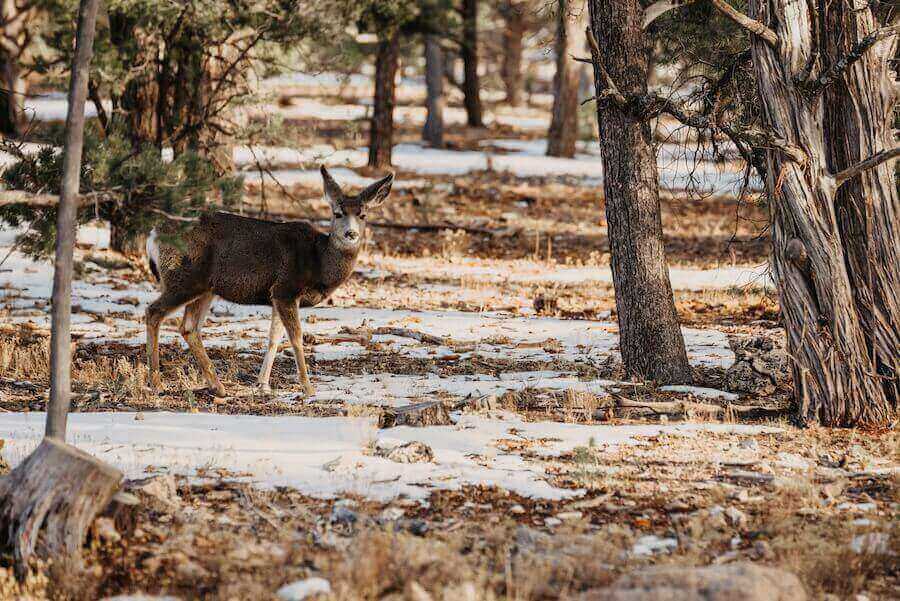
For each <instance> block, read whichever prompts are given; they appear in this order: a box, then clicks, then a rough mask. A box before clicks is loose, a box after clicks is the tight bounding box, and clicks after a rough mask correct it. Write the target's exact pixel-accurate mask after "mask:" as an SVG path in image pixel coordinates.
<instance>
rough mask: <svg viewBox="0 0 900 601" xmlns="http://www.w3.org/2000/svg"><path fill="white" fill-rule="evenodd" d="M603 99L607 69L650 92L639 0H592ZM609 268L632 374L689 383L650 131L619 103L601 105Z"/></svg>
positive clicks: (622, 84)
mask: <svg viewBox="0 0 900 601" xmlns="http://www.w3.org/2000/svg"><path fill="white" fill-rule="evenodd" d="M588 6H589V9H590V22H591V29H592V30H593V31H594V32H595V36H596V37H597V39H598V41H599V46H600V48H602V49H603V50H602V52H601V55H600V56H596V55H595V56H593V62H594V79H595V87H596V91H597V95H598V97H600V96H601V95H602V94H603V93H604V90H605V89H606V85H605V82H604V77H603V75H602V73H601V69H605V71H606V72H607V73H608V75H609V76H610V77H611V78H612V79H613V81H615V82H616V84H617V85H618V87H619V89H620V90H621V91H622V92H623V93H630V94H645V93H646V92H647V77H648V75H649V71H650V57H651V54H652V48H653V44H652V41H651V40H650V38H649V36H648V35H646V34H645V33H644V31H643V30H642V28H641V21H642V16H643V11H642V8H641V5H640V3H639V2H638V0H615V1H612V0H590V2H589V3H588ZM597 106H598V112H597V120H598V122H599V125H600V146H601V150H602V158H603V181H604V190H605V193H606V218H607V222H608V227H609V245H610V263H611V267H612V274H613V285H614V287H615V295H616V311H617V313H618V321H619V348H620V350H621V353H622V361H623V362H624V364H625V369H626V370H627V371H628V373H630V374H632V375H636V376H639V377H644V378H650V379H653V380H656V381H658V382H667V383H680V382H689V381H690V380H691V369H690V366H689V365H688V361H687V353H686V351H685V347H684V339H683V337H682V334H681V329H680V328H679V325H678V318H677V315H676V312H675V302H674V300H673V296H672V286H671V283H670V282H669V271H668V267H667V265H666V255H665V249H664V246H663V235H662V221H661V217H660V210H659V178H658V174H657V167H656V152H655V149H654V147H653V142H652V138H651V131H650V126H649V124H648V123H647V122H646V120H643V119H639V118H636V117H634V116H632V115H631V114H629V113H627V112H626V111H624V110H622V109H621V108H619V107H618V106H616V105H615V104H611V103H598V104H597Z"/></svg>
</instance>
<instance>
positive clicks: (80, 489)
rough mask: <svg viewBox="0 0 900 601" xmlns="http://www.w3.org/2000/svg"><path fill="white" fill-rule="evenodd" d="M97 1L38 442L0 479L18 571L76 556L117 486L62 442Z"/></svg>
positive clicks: (74, 141) (71, 152)
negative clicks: (37, 557)
mask: <svg viewBox="0 0 900 601" xmlns="http://www.w3.org/2000/svg"><path fill="white" fill-rule="evenodd" d="M98 5H99V0H82V2H81V4H80V6H79V10H78V29H77V35H76V43H75V58H74V61H73V65H72V78H71V82H70V85H69V98H68V100H69V108H68V114H67V116H66V139H65V144H64V147H63V178H62V186H61V192H60V200H59V208H58V210H57V228H56V232H57V233H56V261H55V265H54V274H53V295H52V302H53V308H52V314H51V333H50V403H49V407H48V410H47V428H46V432H45V438H44V441H43V442H42V443H41V444H40V446H38V448H37V450H36V451H35V452H34V453H32V454H31V455H30V456H29V457H27V458H26V459H25V460H24V461H23V462H22V463H21V464H20V465H19V466H18V467H16V469H14V470H13V471H12V472H11V473H10V474H9V475H7V476H4V477H3V478H2V479H0V536H2V537H3V538H2V539H0V543H2V544H3V545H5V546H10V547H12V549H13V554H14V557H15V559H16V568H17V571H18V573H19V574H20V575H22V574H24V573H25V572H26V571H27V569H28V567H29V558H30V557H31V556H32V554H33V553H35V552H37V553H39V554H41V555H43V556H58V555H76V554H77V553H78V551H79V550H80V548H81V545H82V543H83V542H84V537H85V534H86V530H87V528H88V526H89V525H90V524H91V522H92V521H93V519H94V516H96V514H97V512H99V511H100V510H101V509H103V507H105V506H106V504H107V503H108V502H109V500H110V499H111V498H112V495H113V494H114V493H115V491H116V490H117V489H118V487H119V484H120V482H121V480H122V474H121V472H119V471H118V470H116V469H114V468H112V467H109V466H106V465H104V464H102V463H100V462H99V461H97V460H96V459H94V458H93V457H91V456H89V455H86V454H85V453H82V452H80V451H78V450H77V449H75V448H74V447H71V446H69V445H67V444H66V443H65V436H66V419H67V416H68V411H69V394H70V390H71V382H70V370H71V359H72V357H71V353H72V347H71V344H72V338H71V333H70V329H69V327H70V321H71V304H72V271H73V269H72V268H73V260H72V259H73V251H74V247H75V225H76V222H75V217H76V210H77V207H78V201H79V199H78V194H79V176H80V172H81V155H82V146H83V141H84V103H85V99H86V98H87V88H88V73H89V68H90V62H91V55H92V52H93V43H94V26H95V23H96V20H97V7H98Z"/></svg>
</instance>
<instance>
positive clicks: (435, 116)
mask: <svg viewBox="0 0 900 601" xmlns="http://www.w3.org/2000/svg"><path fill="white" fill-rule="evenodd" d="M425 88H426V99H425V104H426V105H427V108H428V115H427V117H426V118H425V126H424V127H423V128H422V139H423V140H425V141H426V142H428V144H430V145H431V146H433V147H435V148H441V147H442V146H443V145H444V52H443V50H441V42H440V39H439V38H438V36H436V35H434V34H426V35H425Z"/></svg>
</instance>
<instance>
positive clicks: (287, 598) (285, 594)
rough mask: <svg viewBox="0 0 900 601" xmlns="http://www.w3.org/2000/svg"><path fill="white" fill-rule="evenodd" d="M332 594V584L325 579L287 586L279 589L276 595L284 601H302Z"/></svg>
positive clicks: (292, 583) (308, 580)
mask: <svg viewBox="0 0 900 601" xmlns="http://www.w3.org/2000/svg"><path fill="white" fill-rule="evenodd" d="M330 593H331V583H330V582H328V581H327V580H325V579H324V578H318V577H313V578H307V579H305V580H297V581H296V582H291V583H290V584H285V585H284V586H283V587H281V588H280V589H278V592H277V593H276V595H278V598H279V599H281V600H282V601H301V600H302V599H310V598H312V597H315V596H316V595H328V594H330Z"/></svg>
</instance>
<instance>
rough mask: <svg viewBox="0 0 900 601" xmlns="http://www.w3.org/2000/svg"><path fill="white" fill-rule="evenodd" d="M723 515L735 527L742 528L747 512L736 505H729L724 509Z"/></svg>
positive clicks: (745, 523) (745, 521) (745, 522)
mask: <svg viewBox="0 0 900 601" xmlns="http://www.w3.org/2000/svg"><path fill="white" fill-rule="evenodd" d="M725 517H726V518H727V519H728V523H730V524H731V525H732V526H734V527H735V528H744V527H745V526H746V525H747V514H746V513H744V512H743V511H741V510H740V509H738V508H737V507H729V508H728V509H726V510H725Z"/></svg>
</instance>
